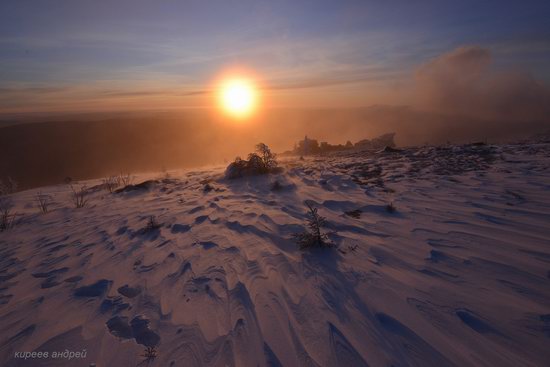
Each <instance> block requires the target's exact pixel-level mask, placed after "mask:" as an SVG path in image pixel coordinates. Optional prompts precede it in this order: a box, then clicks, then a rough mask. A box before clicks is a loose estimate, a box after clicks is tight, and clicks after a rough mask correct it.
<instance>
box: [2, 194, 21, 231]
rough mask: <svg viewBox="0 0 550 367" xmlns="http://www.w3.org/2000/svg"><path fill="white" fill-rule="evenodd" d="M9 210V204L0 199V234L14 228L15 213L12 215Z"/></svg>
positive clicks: (10, 207)
mask: <svg viewBox="0 0 550 367" xmlns="http://www.w3.org/2000/svg"><path fill="white" fill-rule="evenodd" d="M11 209H12V205H11V202H9V201H8V200H7V199H5V198H1V197H0V232H4V231H6V230H8V229H11V228H13V227H14V226H15V217H16V216H17V213H12V212H11Z"/></svg>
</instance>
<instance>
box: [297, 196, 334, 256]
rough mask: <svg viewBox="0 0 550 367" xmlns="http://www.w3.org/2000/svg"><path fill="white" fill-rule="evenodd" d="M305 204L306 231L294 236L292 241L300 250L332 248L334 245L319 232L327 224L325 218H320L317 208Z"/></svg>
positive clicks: (325, 235)
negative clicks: (306, 211) (294, 241)
mask: <svg viewBox="0 0 550 367" xmlns="http://www.w3.org/2000/svg"><path fill="white" fill-rule="evenodd" d="M305 204H306V206H307V207H308V213H307V216H308V218H307V230H306V231H305V232H303V233H296V234H294V239H295V240H296V243H298V246H299V247H300V250H304V249H307V248H312V247H333V246H334V244H333V243H332V242H330V240H329V238H328V234H327V233H324V232H322V231H321V228H322V227H324V226H325V225H326V223H327V221H326V218H325V217H322V216H320V215H319V214H318V213H317V208H314V207H313V205H312V204H311V203H310V202H309V201H306V202H305Z"/></svg>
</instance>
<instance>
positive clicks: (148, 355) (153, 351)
mask: <svg viewBox="0 0 550 367" xmlns="http://www.w3.org/2000/svg"><path fill="white" fill-rule="evenodd" d="M141 356H142V357H143V358H144V362H147V364H149V363H150V362H152V361H153V360H154V359H155V358H157V356H158V350H157V348H156V347H147V348H146V349H145V351H144V352H143V354H142V355H141Z"/></svg>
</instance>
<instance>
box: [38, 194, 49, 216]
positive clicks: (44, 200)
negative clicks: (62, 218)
mask: <svg viewBox="0 0 550 367" xmlns="http://www.w3.org/2000/svg"><path fill="white" fill-rule="evenodd" d="M36 203H37V204H38V207H39V208H40V211H41V212H42V213H43V214H46V213H47V212H48V206H49V205H50V197H49V196H48V195H44V194H42V192H40V191H38V192H37V193H36Z"/></svg>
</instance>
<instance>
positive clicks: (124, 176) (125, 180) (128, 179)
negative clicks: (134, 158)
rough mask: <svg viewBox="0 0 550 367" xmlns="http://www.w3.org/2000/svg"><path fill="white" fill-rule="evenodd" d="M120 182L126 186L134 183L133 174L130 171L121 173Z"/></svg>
mask: <svg viewBox="0 0 550 367" xmlns="http://www.w3.org/2000/svg"><path fill="white" fill-rule="evenodd" d="M119 177H120V184H121V185H122V186H124V187H126V186H128V185H131V184H132V175H131V174H130V173H129V172H128V173H122V172H121V173H120V175H119Z"/></svg>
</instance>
